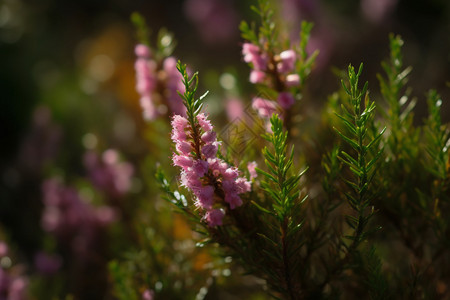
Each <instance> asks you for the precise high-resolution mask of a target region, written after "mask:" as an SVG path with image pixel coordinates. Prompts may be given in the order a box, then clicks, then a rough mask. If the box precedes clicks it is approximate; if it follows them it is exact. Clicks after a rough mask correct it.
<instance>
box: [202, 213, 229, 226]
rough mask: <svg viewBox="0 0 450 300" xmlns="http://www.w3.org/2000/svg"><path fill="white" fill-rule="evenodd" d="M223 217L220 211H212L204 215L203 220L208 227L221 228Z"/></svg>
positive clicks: (223, 214)
mask: <svg viewBox="0 0 450 300" xmlns="http://www.w3.org/2000/svg"><path fill="white" fill-rule="evenodd" d="M224 216H225V212H224V211H223V210H222V209H213V210H210V211H208V212H207V213H206V214H205V219H206V222H208V225H209V226H210V227H213V226H221V225H222V224H223V217H224Z"/></svg>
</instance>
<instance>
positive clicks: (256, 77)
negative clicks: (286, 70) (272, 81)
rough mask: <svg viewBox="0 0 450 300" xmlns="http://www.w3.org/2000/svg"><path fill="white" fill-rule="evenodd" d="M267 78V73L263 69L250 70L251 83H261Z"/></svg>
mask: <svg viewBox="0 0 450 300" xmlns="http://www.w3.org/2000/svg"><path fill="white" fill-rule="evenodd" d="M265 78H266V73H264V72H263V71H259V70H252V71H251V72H250V78H249V80H250V82H251V83H261V82H263V81H264V79H265Z"/></svg>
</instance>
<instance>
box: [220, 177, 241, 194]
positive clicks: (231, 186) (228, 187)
mask: <svg viewBox="0 0 450 300" xmlns="http://www.w3.org/2000/svg"><path fill="white" fill-rule="evenodd" d="M222 188H223V191H224V192H225V194H228V195H231V194H236V195H237V192H238V190H237V185H236V182H235V181H234V180H233V179H231V180H224V181H222Z"/></svg>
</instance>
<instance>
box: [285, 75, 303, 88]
mask: <svg viewBox="0 0 450 300" xmlns="http://www.w3.org/2000/svg"><path fill="white" fill-rule="evenodd" d="M285 82H286V86H287V87H293V86H297V85H299V84H300V75H298V74H289V75H287V76H286V81H285Z"/></svg>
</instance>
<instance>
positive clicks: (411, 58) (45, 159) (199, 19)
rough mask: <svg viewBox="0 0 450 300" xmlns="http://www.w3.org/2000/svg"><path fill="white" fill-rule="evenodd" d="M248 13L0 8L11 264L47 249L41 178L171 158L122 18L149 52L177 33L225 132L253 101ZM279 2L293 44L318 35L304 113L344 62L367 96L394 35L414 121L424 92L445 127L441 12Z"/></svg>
mask: <svg viewBox="0 0 450 300" xmlns="http://www.w3.org/2000/svg"><path fill="white" fill-rule="evenodd" d="M255 2H256V1H250V0H245V1H242V0H186V1H180V0H179V1H175V0H166V1H144V0H140V1H138V0H135V1H125V0H111V1H99V0H80V1H56V0H0V91H1V96H0V99H1V109H0V120H1V122H0V124H1V130H0V132H1V139H0V144H1V147H0V151H1V155H0V226H1V228H2V229H1V235H0V240H2V239H5V240H8V241H9V242H10V243H12V244H13V245H14V247H15V248H16V249H17V253H18V255H19V260H20V261H24V262H28V263H30V264H33V261H35V258H36V253H37V252H39V251H40V249H42V248H45V249H55V247H53V246H49V245H48V243H50V242H47V240H45V239H44V238H43V230H44V229H45V228H44V229H42V228H41V225H40V224H41V215H42V212H43V210H44V204H43V202H42V201H41V198H42V197H43V196H42V195H43V190H42V184H43V182H44V181H45V179H46V178H48V177H52V176H55V175H57V176H60V177H64V178H65V180H66V181H77V180H78V179H77V178H79V177H83V176H87V175H86V174H87V173H86V172H87V171H86V167H85V165H86V163H85V164H84V165H83V159H84V158H83V157H84V156H85V153H86V152H87V151H91V150H92V151H100V152H102V151H105V150H107V149H110V148H113V149H117V151H119V153H121V155H122V158H124V159H126V160H127V161H129V162H130V164H131V165H133V166H134V169H135V170H138V169H139V168H142V163H141V162H142V160H143V159H145V158H146V157H147V156H148V155H155V157H157V156H161V157H163V159H164V157H165V156H168V154H167V153H168V152H166V153H164V154H161V153H159V154H158V153H154V151H155V150H154V149H159V148H158V147H155V145H157V144H158V138H156V139H154V138H153V139H150V140H151V142H149V138H148V137H149V136H151V135H152V134H153V135H154V134H155V132H151V130H149V129H148V127H147V125H146V123H145V122H144V120H143V119H142V113H141V108H140V106H139V96H138V94H137V93H136V91H135V73H134V61H135V56H134V50H133V49H134V46H135V44H136V42H137V41H136V35H135V30H134V27H133V25H132V24H131V22H130V15H131V13H132V12H134V11H138V12H140V13H141V14H142V15H143V16H144V17H145V18H146V20H147V24H148V25H149V27H150V28H151V30H152V31H151V33H152V38H153V39H152V38H151V40H153V41H154V40H155V39H154V38H155V36H156V35H157V33H158V31H159V30H160V29H161V28H162V27H165V28H167V29H168V30H169V31H171V32H173V33H174V36H175V39H176V41H177V47H176V49H175V52H174V55H175V56H176V57H177V58H179V59H181V60H182V61H183V62H185V63H187V64H188V65H189V66H190V67H191V69H193V70H198V71H199V72H200V81H201V84H202V87H201V89H202V90H210V92H211V94H210V96H209V98H208V106H209V107H208V109H209V111H210V112H211V113H212V114H213V115H214V116H217V119H218V120H219V121H218V122H226V117H225V115H224V112H223V111H224V110H223V107H224V104H225V101H228V100H229V99H233V98H236V97H240V100H241V101H242V102H243V103H244V105H246V104H248V103H250V99H251V95H252V94H254V93H255V90H253V89H252V87H251V85H250V84H249V83H248V72H249V68H248V67H247V65H246V64H245V63H243V61H242V58H241V54H240V49H241V48H240V47H241V44H242V40H241V38H240V33H239V29H238V26H239V23H240V20H242V19H245V20H247V21H248V20H256V18H255V15H254V13H253V12H252V11H251V10H250V8H249V6H250V5H252V4H256V3H255ZM274 2H275V1H274ZM276 3H277V6H276V7H277V9H278V13H279V14H280V15H281V16H282V18H283V20H284V21H286V22H287V24H288V25H289V28H290V35H291V36H292V38H293V40H295V39H297V36H298V31H299V26H300V22H301V21H302V20H308V21H312V22H314V24H315V26H314V29H313V31H312V37H311V41H310V49H311V51H313V50H314V49H319V51H320V54H319V57H318V60H317V64H316V69H315V70H314V71H313V73H312V75H311V78H310V81H309V83H308V87H307V92H306V93H305V94H306V95H307V97H308V98H309V101H308V103H310V104H311V105H314V106H316V107H317V108H320V106H321V104H322V103H324V102H325V100H326V99H327V96H328V95H329V94H330V93H332V92H333V91H334V90H336V89H337V88H338V84H339V81H338V80H337V78H336V76H335V75H334V74H333V72H332V70H333V69H335V68H337V69H342V68H346V66H347V65H348V63H352V64H354V65H359V63H360V62H364V64H365V69H364V79H365V80H369V87H370V89H371V93H372V95H374V97H376V95H377V93H378V92H377V91H378V89H379V86H378V81H377V80H376V73H382V69H381V66H380V62H381V61H382V60H383V59H385V58H387V56H388V51H389V48H388V47H389V45H388V35H389V33H391V32H393V33H396V34H400V35H401V36H402V37H403V39H404V41H405V45H404V48H403V49H404V64H405V65H411V66H413V72H412V75H411V77H410V82H409V85H410V86H411V87H413V90H412V96H415V97H417V98H418V99H419V101H418V104H417V111H416V119H415V120H416V122H418V123H420V122H421V121H422V119H423V118H424V116H425V115H426V102H425V93H426V91H427V90H428V89H430V88H435V89H437V90H438V92H439V93H440V94H441V95H442V97H443V100H444V104H443V114H444V115H443V119H444V121H446V122H448V121H450V104H449V102H448V101H449V99H450V88H449V82H450V2H449V1H447V0H430V1H420V0H348V1H332V0H282V1H276ZM224 74H231V75H232V78H234V79H233V80H231V82H230V80H227V78H228V79H229V78H230V77H227V76H225V77H224ZM230 85H231V86H230ZM220 120H222V121H220ZM152 130H154V128H152ZM167 138H168V135H165V136H164V135H163V136H162V137H160V139H161V140H164V141H165V140H167ZM164 143H166V142H164ZM158 151H159V150H158ZM165 158H166V159H167V158H168V157H165ZM136 172H137V174H139V171H136ZM136 177H139V176H136ZM148 184H149V183H147V182H144V180H141V181H139V179H136V178H135V180H134V181H133V182H132V184H131V186H132V188H131V190H132V192H133V193H135V194H139V193H140V192H141V191H142V190H143V189H145V188H146V186H147V185H148ZM93 198H95V197H93ZM44 231H45V230H44ZM52 251H54V250H52Z"/></svg>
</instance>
